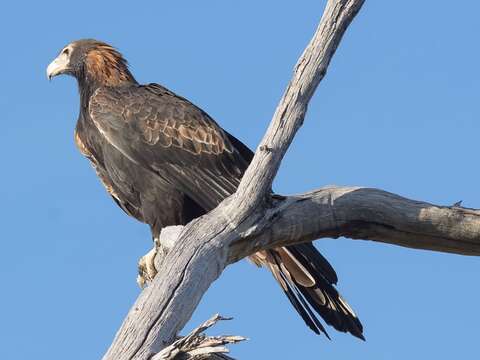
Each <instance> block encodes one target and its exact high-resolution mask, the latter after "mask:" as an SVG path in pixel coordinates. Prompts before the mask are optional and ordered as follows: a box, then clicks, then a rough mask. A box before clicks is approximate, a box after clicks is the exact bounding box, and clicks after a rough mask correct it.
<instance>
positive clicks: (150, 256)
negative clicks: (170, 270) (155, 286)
mask: <svg viewBox="0 0 480 360" xmlns="http://www.w3.org/2000/svg"><path fill="white" fill-rule="evenodd" d="M156 255H157V246H156V245H155V246H154V247H153V248H152V249H151V250H150V251H149V252H148V253H147V254H146V255H144V256H142V257H141V258H140V260H139V261H138V276H137V284H138V286H139V287H140V288H141V289H143V288H144V287H145V285H146V284H148V283H149V282H151V281H152V280H153V278H154V277H155V275H157V269H156V268H155V256H156Z"/></svg>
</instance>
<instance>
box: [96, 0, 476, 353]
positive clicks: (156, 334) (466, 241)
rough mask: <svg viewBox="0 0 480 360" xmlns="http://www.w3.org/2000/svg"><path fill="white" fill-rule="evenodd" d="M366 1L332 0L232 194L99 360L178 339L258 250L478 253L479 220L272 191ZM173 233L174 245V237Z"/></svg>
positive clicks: (383, 201)
mask: <svg viewBox="0 0 480 360" xmlns="http://www.w3.org/2000/svg"><path fill="white" fill-rule="evenodd" d="M363 2H364V1H363V0H329V1H328V3H327V6H326V8H325V12H324V15H323V17H322V19H321V21H320V24H319V27H318V29H317V31H316V33H315V35H314V37H313V39H312V40H311V42H310V43H309V45H308V46H307V48H306V49H305V51H304V53H303V55H302V56H301V58H300V60H299V61H298V63H297V65H296V67H295V70H294V74H293V78H292V80H291V82H290V84H289V85H288V87H287V90H286V92H285V94H284V96H283V98H282V100H281V101H280V104H279V106H278V107H277V110H276V112H275V115H274V117H273V119H272V122H271V124H270V127H269V129H268V131H267V133H266V135H265V137H264V139H263V140H262V142H261V145H260V147H259V148H258V150H257V152H256V154H255V157H254V159H253V161H252V163H251V165H250V167H249V168H248V170H247V172H246V174H245V175H244V177H243V179H242V182H241V184H240V187H239V189H238V191H237V192H236V194H234V195H233V196H231V197H230V198H228V199H226V200H225V201H223V202H222V203H221V204H220V205H219V206H218V207H217V208H216V209H214V210H213V211H211V212H210V213H208V214H206V215H205V216H203V217H201V218H199V219H196V220H194V221H192V222H191V223H189V224H188V225H187V226H185V227H184V228H183V229H181V232H179V230H180V229H178V228H177V229H176V231H173V232H172V233H170V235H171V236H172V237H173V238H176V239H177V240H176V241H172V242H173V247H172V248H171V250H170V251H169V253H168V256H165V257H164V258H163V259H162V260H161V262H160V264H158V265H159V266H158V267H157V268H158V269H159V276H156V277H155V279H154V280H153V282H152V283H151V285H150V286H149V287H148V288H146V289H145V290H144V291H143V292H142V293H141V294H140V296H139V298H138V299H137V301H136V302H135V304H134V305H133V307H132V309H131V310H130V312H129V314H128V316H127V317H126V319H125V320H124V323H123V324H122V327H121V328H120V330H119V331H118V333H117V335H116V337H115V339H114V341H113V343H112V345H111V347H110V349H109V350H108V352H107V353H106V354H105V356H104V360H126V359H128V360H133V359H135V360H147V359H151V358H152V357H154V356H155V357H159V356H161V355H160V354H162V349H165V348H167V347H168V346H169V345H171V344H172V343H174V341H175V340H177V334H178V332H179V331H180V330H181V329H182V328H183V327H184V326H185V324H186V322H187V321H188V320H189V319H190V317H191V315H192V313H193V311H194V310H195V308H196V307H197V305H198V303H199V302H200V299H201V297H202V296H203V294H204V293H205V291H207V289H208V287H209V286H210V284H211V283H212V282H213V281H215V279H217V278H218V277H219V276H220V274H221V273H222V271H223V269H224V268H225V267H226V266H227V265H228V264H229V263H231V262H233V261H236V260H238V259H241V258H243V257H245V256H247V255H249V254H251V253H253V252H254V251H256V250H259V249H263V248H268V247H276V246H279V245H286V244H293V243H298V242H303V241H309V240H313V239H316V238H319V237H339V236H347V237H351V238H363V239H371V240H376V241H384V242H388V243H392V244H397V245H402V246H408V247H414V248H422V249H431V250H439V251H447V252H455V253H460V254H469V255H478V254H479V253H480V235H479V234H480V220H479V211H477V210H468V209H463V208H460V207H451V208H449V207H441V206H435V205H431V204H427V203H424V202H417V201H412V200H408V199H404V198H401V197H399V196H397V195H393V194H389V193H386V192H383V191H380V190H374V189H361V188H333V187H331V188H326V189H320V190H317V191H314V192H311V193H309V194H304V195H300V196H292V197H287V198H284V199H279V198H278V197H272V196H271V192H270V189H271V184H272V181H273V179H274V177H275V175H276V173H277V170H278V167H279V166H280V162H281V160H282V158H283V156H284V154H285V152H286V151H287V149H288V147H289V145H290V143H291V141H292V140H293V137H294V136H295V133H296V131H297V130H298V129H299V127H300V126H301V124H302V122H303V119H304V116H305V113H306V111H307V106H308V102H309V100H310V98H311V96H312V95H313V93H314V91H315V89H316V87H317V86H318V84H319V82H320V81H321V79H322V78H323V76H324V75H325V72H326V70H327V67H328V64H329V63H330V60H331V58H332V56H333V54H334V52H335V50H336V48H337V46H338V44H339V42H340V40H341V38H342V36H343V34H344V32H345V31H346V29H347V27H348V26H349V24H350V23H351V21H352V20H353V18H354V17H355V15H356V14H357V13H358V11H359V10H360V8H361V6H362V5H363ZM178 233H179V235H178V237H177V234H178Z"/></svg>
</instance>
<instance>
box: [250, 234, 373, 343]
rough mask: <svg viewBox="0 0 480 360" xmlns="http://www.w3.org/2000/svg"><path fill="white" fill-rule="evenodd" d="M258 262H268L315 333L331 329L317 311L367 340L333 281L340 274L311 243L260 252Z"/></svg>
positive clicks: (343, 330)
mask: <svg viewBox="0 0 480 360" xmlns="http://www.w3.org/2000/svg"><path fill="white" fill-rule="evenodd" d="M252 260H253V262H254V263H256V264H257V265H266V266H267V267H268V268H269V269H270V271H271V272H272V274H273V276H274V277H275V279H276V280H277V281H278V283H279V284H280V286H281V287H282V289H283V290H284V292H285V294H286V295H287V297H288V299H289V301H290V303H291V304H292V305H293V307H294V308H295V310H296V311H297V312H298V314H299V315H300V316H301V317H302V319H303V320H304V321H305V323H306V324H307V326H308V327H309V328H310V329H312V330H313V331H314V332H315V333H317V334H320V332H322V333H324V334H325V335H326V336H327V337H328V338H329V339H330V337H329V336H328V333H327V332H326V330H325V328H324V326H323V325H322V324H321V322H320V321H319V319H318V317H317V315H316V314H315V313H314V312H316V313H317V314H318V315H320V316H321V317H322V318H323V320H324V321H325V322H326V323H327V324H328V325H331V326H333V327H334V328H335V329H336V330H338V331H342V332H349V333H350V334H352V335H354V336H356V337H358V338H360V339H362V340H365V338H364V336H363V326H362V324H361V322H360V320H359V319H358V317H357V316H356V314H355V313H354V311H353V310H352V308H351V307H350V306H349V305H348V304H347V302H346V301H345V300H344V299H343V298H342V296H341V295H340V294H339V293H338V291H337V289H336V288H335V287H334V285H335V284H336V283H337V280H338V279H337V274H336V273H335V270H334V269H333V267H332V266H331V265H330V263H329V262H328V261H327V260H326V259H325V258H324V257H323V256H322V255H321V254H320V253H319V252H318V251H317V249H316V248H315V247H314V246H313V245H312V244H311V243H308V244H300V245H293V246H288V247H284V248H278V249H273V250H268V251H263V252H261V253H257V254H255V255H254V256H253V257H252Z"/></svg>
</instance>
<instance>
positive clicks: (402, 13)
mask: <svg viewBox="0 0 480 360" xmlns="http://www.w3.org/2000/svg"><path fill="white" fill-rule="evenodd" d="M324 3H325V2H324V1H320V2H319V1H314V0H309V1H307V0H302V1H270V0H268V1H267V0H265V1H261V2H259V1H251V0H246V1H237V2H233V1H220V0H218V1H217V0H216V1H211V0H206V1H201V2H199V1H175V2H173V1H171V2H163V1H162V2H160V1H157V2H142V3H133V2H116V3H115V4H116V5H113V2H112V3H110V4H108V3H107V2H97V1H91V0H84V1H82V2H81V3H79V4H75V3H74V2H67V3H65V2H60V1H44V2H25V1H16V2H7V3H5V4H3V8H2V12H1V13H0V34H2V35H1V37H2V41H1V43H2V55H1V57H0V69H2V73H1V78H2V86H1V88H0V106H1V109H2V115H1V126H2V131H1V132H0V154H1V158H2V170H1V174H2V176H1V179H0V198H1V199H2V206H1V207H0V219H1V220H0V223H1V232H0V233H1V235H0V236H1V239H2V241H1V244H2V251H1V252H0V283H1V285H2V296H1V297H0V308H1V309H2V316H1V321H0V339H1V341H0V342H1V343H2V346H0V358H1V359H28V358H32V357H35V358H39V359H47V358H48V359H63V358H64V357H65V354H68V358H69V359H70V360H77V359H78V360H80V359H82V360H83V359H98V358H100V357H101V355H102V354H103V353H104V351H105V350H106V348H107V346H108V345H109V344H110V342H111V340H112V337H113V335H114V334H115V332H116V330H117V328H118V327H119V325H120V323H121V321H122V319H123V317H124V316H125V314H126V312H127V311H128V309H129V307H130V305H131V304H132V303H133V301H134V299H135V298H136V296H137V295H138V293H139V290H138V288H137V285H136V283H135V277H136V263H137V260H138V258H139V257H140V256H142V255H143V254H144V253H146V252H147V251H148V250H149V248H150V246H151V242H150V236H149V231H148V229H147V227H146V226H145V225H142V224H140V223H137V222H136V221H135V220H133V219H130V218H128V217H127V216H126V215H124V213H123V212H122V211H120V210H119V209H118V208H117V207H116V205H115V204H114V203H113V201H111V200H110V198H109V197H108V196H107V195H106V193H105V191H104V189H103V188H102V186H101V185H100V183H99V181H98V180H97V178H96V176H95V174H94V171H93V170H92V169H91V167H90V165H89V164H88V162H87V160H86V159H83V158H82V157H81V155H80V154H79V153H78V151H77V150H76V148H75V146H74V143H73V128H74V126H75V121H76V117H77V115H78V94H77V89H76V84H75V82H74V80H73V79H72V78H66V77H63V78H58V79H55V80H54V81H52V82H51V83H49V82H48V81H47V80H46V78H45V69H46V66H47V64H48V63H49V62H50V61H51V60H52V59H53V58H54V57H55V56H56V54H57V52H58V51H59V50H60V49H61V48H62V47H63V46H64V45H66V44H67V43H69V42H70V41H72V40H76V39H79V38H84V37H94V38H98V39H101V40H104V41H107V42H110V43H112V44H113V45H115V46H116V47H118V48H119V49H120V50H121V51H122V52H123V53H124V55H125V56H126V57H127V59H128V60H129V61H130V63H131V68H132V71H133V73H134V74H135V75H136V77H137V79H138V80H139V81H141V82H159V83H161V84H163V85H165V86H167V87H169V88H171V89H172V90H174V91H176V92H177V93H179V94H181V95H183V96H185V97H187V98H189V99H191V100H192V101H193V102H195V103H196V104H198V105H199V106H201V107H202V108H204V109H205V110H206V111H207V112H209V113H210V114H211V115H212V116H213V117H214V118H215V119H217V121H218V122H220V123H221V124H222V125H223V126H224V127H225V128H226V129H228V130H229V131H230V132H232V133H233V134H235V135H236V136H237V137H239V138H240V139H242V140H243V141H244V142H245V143H246V144H248V145H249V146H250V147H252V148H253V147H255V146H256V145H257V143H258V141H259V139H260V138H261V136H262V135H263V133H264V131H265V129H266V126H267V125H268V123H269V121H270V119H271V116H272V114H273V111H274V109H275V106H276V104H277V102H278V100H279V98H280V96H281V94H282V92H283V90H284V88H285V86H286V84H287V82H288V80H289V78H290V74H291V71H292V67H293V65H294V64H295V62H296V60H297V58H298V56H299V55H300V53H301V51H302V50H303V48H304V46H305V45H306V43H307V42H308V40H309V39H310V37H311V35H312V33H313V31H314V29H315V27H316V25H317V23H318V20H319V17H320V14H321V13H322V10H323V6H324ZM479 11H480V3H479V2H478V1H474V0H470V1H460V2H456V3H453V2H451V1H433V0H425V1H413V0H405V1H381V0H371V1H367V2H366V5H365V6H364V8H363V10H362V12H361V13H360V15H359V16H358V17H357V19H356V20H355V22H354V23H353V25H352V26H351V27H350V29H349V31H348V33H347V35H346V36H345V38H344V40H343V42H342V44H341V46H340V48H339V50H338V51H337V53H336V55H335V57H334V60H333V61H332V64H331V66H330V69H329V72H328V73H327V76H326V78H325V79H324V81H323V82H322V84H321V85H320V88H319V89H318V91H317V93H316V95H315V97H314V98H313V99H312V102H311V105H310V108H309V112H308V114H307V119H306V121H305V124H304V126H303V128H302V129H301V130H300V132H299V134H298V136H297V137H296V139H295V141H294V143H293V144H292V147H291V149H290V151H289V153H288V154H287V156H286V158H285V160H284V162H283V164H282V167H281V171H280V173H279V174H278V177H277V179H276V181H275V190H276V191H277V192H279V193H282V194H291V193H298V192H302V191H306V190H309V189H313V188H316V187H319V186H323V185H327V184H338V185H363V186H370V187H378V188H382V189H385V190H389V191H392V192H396V193H398V194H400V195H403V196H407V197H410V198H414V199H420V200H425V201H429V202H433V203H438V204H443V205H448V204H452V203H454V202H456V201H458V200H463V204H464V205H465V206H468V207H479V206H480V194H479V192H478V184H479V177H480V170H479V167H478V165H477V162H476V160H475V159H476V155H475V154H476V153H477V152H478V134H479V132H480V124H479V121H478V118H479V112H480V109H479V106H478V104H479V103H480V102H479V91H478V90H479V83H480V81H479V80H480V70H479V69H480V68H479V66H478V64H479V63H480V61H479V60H480V48H479V43H478V13H479ZM316 245H317V247H318V248H319V249H321V251H322V253H323V254H324V255H325V256H326V257H327V258H328V259H329V260H330V261H331V263H332V264H333V265H334V266H335V268H336V270H337V272H338V274H339V277H340V282H339V289H340V290H341V292H342V293H343V294H344V296H345V298H346V299H348V301H349V302H350V304H351V305H352V306H353V307H354V308H355V309H356V311H357V312H358V314H359V316H360V318H361V320H362V322H363V324H364V326H365V336H366V338H367V342H365V343H363V342H361V341H358V340H357V339H355V338H353V337H351V336H348V335H344V334H340V333H336V332H335V331H333V330H330V335H331V336H332V341H328V340H326V339H325V338H324V337H318V336H315V335H314V334H312V333H311V332H310V331H309V330H308V329H307V328H306V327H305V326H304V324H303V323H302V321H301V320H300V319H299V318H298V317H297V315H296V314H295V312H294V311H293V310H292V309H291V308H290V305H289V304H288V303H287V300H286V299H285V298H284V297H283V295H282V293H281V291H280V289H279V288H278V286H277V285H276V284H275V282H274V281H273V279H272V278H271V276H270V274H269V273H268V272H267V271H265V270H258V269H256V268H255V267H253V266H252V265H250V264H249V263H247V262H246V261H241V262H239V263H237V264H234V265H232V266H230V267H229V268H228V269H227V270H226V271H225V272H224V274H223V275H222V277H221V278H220V279H219V280H218V281H217V282H216V283H214V284H213V286H212V287H211V289H210V290H209V292H208V293H207V294H206V296H205V297H204V299H203V301H202V303H201V305H200V306H199V308H198V310H197V311H196V313H195V315H194V317H193V319H192V322H191V323H190V324H189V328H191V327H192V326H193V325H197V324H198V323H200V322H201V321H203V320H205V319H206V318H208V317H210V316H211V315H212V314H213V313H216V312H220V313H221V314H223V315H225V316H233V317H235V320H234V321H232V322H228V323H225V324H222V325H220V326H219V327H217V328H215V329H214V330H213V333H234V334H239V335H245V336H248V337H249V338H250V339H251V340H250V341H248V342H247V343H245V344H241V345H238V346H234V347H233V348H232V351H233V352H232V353H233V355H234V356H236V357H238V358H240V359H250V358H260V355H257V354H258V353H262V352H264V351H266V349H268V351H269V353H270V356H271V357H272V358H274V357H275V358H280V359H292V358H298V359H300V358H324V359H342V360H346V359H359V358H360V359H382V360H386V359H405V358H422V357H423V358H436V359H448V358H452V357H455V358H471V357H472V355H473V354H477V353H478V349H477V342H478V326H477V324H478V323H479V322H480V312H479V310H478V306H477V304H478V303H479V301H480V288H479V285H478V274H479V271H480V261H479V259H477V258H473V257H461V256H456V255H448V254H439V253H433V252H428V251H416V250H409V249H404V248H400V247H395V246H391V245H384V244H377V243H372V242H365V241H352V240H345V239H338V240H320V241H317V242H316Z"/></svg>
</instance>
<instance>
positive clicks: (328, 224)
mask: <svg viewBox="0 0 480 360" xmlns="http://www.w3.org/2000/svg"><path fill="white" fill-rule="evenodd" d="M306 214H308V216H306ZM172 228H173V229H172V231H167V232H165V233H164V234H163V233H162V241H163V240H165V243H168V244H170V246H173V245H174V244H175V243H176V242H177V241H178V238H179V236H180V234H181V229H182V227H180V226H176V227H172ZM238 236H239V238H238V240H236V241H234V242H233V243H232V244H231V247H230V252H229V254H230V257H229V260H228V262H235V261H237V260H240V259H242V258H244V257H246V256H248V255H251V254H253V253H255V252H256V251H258V250H263V249H268V248H276V247H280V246H285V245H293V244H297V243H301V242H306V241H312V240H316V239H322V238H338V237H346V238H351V239H361V240H373V241H379V242H384V243H389V244H393V245H399V246H404V247H409V248H414V249H424V250H434V251H440V252H447V253H455V254H460V255H475V256H479V255H480V210H476V209H467V208H463V207H460V206H458V205H452V206H440V205H433V204H429V203H426V202H421V201H415V200H410V199H407V198H404V197H401V196H398V195H395V194H392V193H389V192H386V191H382V190H378V189H371V188H361V187H338V186H329V187H325V188H322V189H318V190H314V191H311V192H308V193H305V194H301V195H294V196H288V197H285V198H284V199H282V200H275V199H272V206H271V207H270V208H269V209H268V211H266V212H265V216H264V217H263V218H262V219H260V220H259V221H258V222H257V223H255V224H254V225H253V226H251V227H250V228H248V229H246V230H244V231H242V233H239V234H238ZM159 266H160V265H159Z"/></svg>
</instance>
